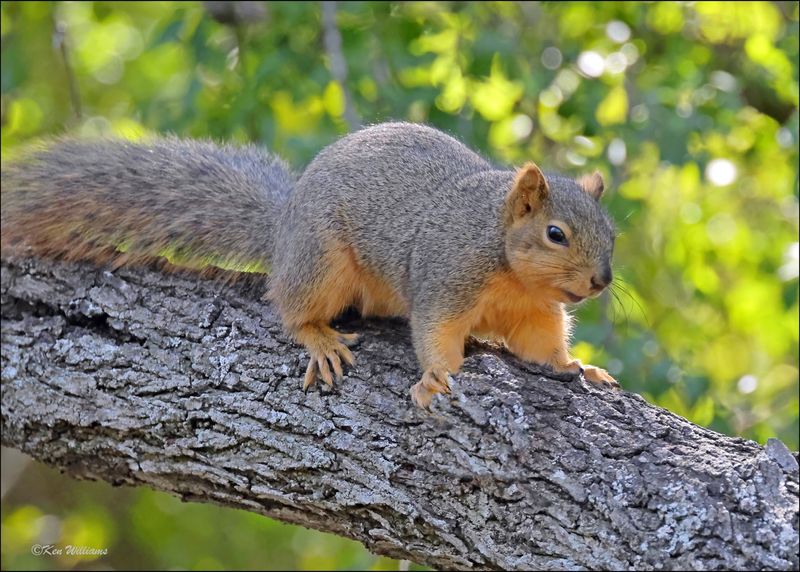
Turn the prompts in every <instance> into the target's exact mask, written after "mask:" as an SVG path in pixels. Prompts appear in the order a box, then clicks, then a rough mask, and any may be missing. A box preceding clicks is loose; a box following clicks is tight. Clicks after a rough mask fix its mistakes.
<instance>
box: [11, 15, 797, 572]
mask: <svg viewBox="0 0 800 572" xmlns="http://www.w3.org/2000/svg"><path fill="white" fill-rule="evenodd" d="M0 9H1V10H2V76H0V77H1V82H2V125H3V129H2V139H1V142H2V149H3V153H4V155H5V154H6V153H9V154H12V155H13V152H14V149H15V148H16V147H17V146H19V145H20V144H23V143H24V142H27V141H30V140H34V139H36V138H39V137H41V136H45V135H49V134H55V133H60V132H64V131H72V132H79V133H84V134H97V133H115V134H119V135H122V136H125V137H131V138H135V137H139V136H141V135H142V134H144V133H147V132H175V133H178V134H181V135H185V136H192V137H211V138H215V139H226V140H227V139H233V140H239V141H257V142H260V143H263V144H264V145H265V146H267V147H269V148H270V149H273V150H275V151H277V152H278V153H280V154H282V155H283V156H285V157H286V158H287V159H288V160H290V161H291V162H292V163H293V164H294V165H296V166H297V167H298V169H299V168H301V167H302V165H303V164H305V163H306V162H308V161H309V160H310V158H311V157H313V156H314V155H315V154H316V153H317V152H318V151H319V150H320V149H321V148H322V147H323V146H324V145H326V144H328V143H330V142H331V141H333V140H334V139H335V138H336V137H338V136H340V135H341V134H343V133H345V132H346V131H347V124H346V122H345V119H344V110H345V101H346V97H345V90H346V91H347V92H349V94H351V98H352V101H354V103H355V109H356V111H357V113H358V115H359V116H360V117H361V118H362V121H364V122H365V123H372V122H378V121H384V120H388V119H406V120H411V121H420V122H423V121H424V122H428V123H431V124H433V125H436V126H438V127H440V128H442V129H444V130H446V131H448V132H450V133H453V134H454V135H456V136H458V137H459V138H461V139H462V140H463V141H465V142H466V143H467V144H469V145H471V146H472V147H473V148H476V149H479V150H480V151H482V152H483V153H484V154H486V155H487V156H490V157H492V158H494V159H495V160H497V161H498V162H505V163H513V164H521V163H522V162H524V161H526V160H530V159H533V160H535V161H536V162H538V163H540V164H541V165H543V166H544V167H545V168H550V169H554V170H561V171H565V172H567V173H571V174H575V175H578V174H582V173H585V172H589V171H592V170H594V169H599V170H600V171H601V172H602V173H603V174H604V176H605V178H606V181H607V185H606V186H607V188H609V189H610V192H608V193H607V198H606V199H605V200H606V203H607V204H608V206H609V208H610V210H611V211H612V213H613V214H614V215H615V218H616V219H617V221H618V226H619V230H620V233H621V234H620V237H619V239H618V243H617V244H618V246H617V253H616V264H617V274H618V276H619V277H620V288H619V289H618V290H617V292H616V293H617V296H611V297H606V298H603V299H601V300H600V302H592V303H589V304H586V305H585V306H584V307H581V308H580V309H579V310H578V314H579V326H578V328H577V331H576V338H577V339H578V340H580V342H579V343H578V344H577V345H576V353H577V354H578V356H579V357H581V358H583V359H585V360H591V361H592V362H595V363H598V364H599V365H604V366H605V367H607V368H608V369H609V370H610V371H612V373H614V374H615V375H616V376H617V377H618V378H619V379H620V380H621V382H622V385H623V387H625V388H626V389H628V390H631V391H636V392H640V393H643V394H645V395H646V396H647V398H648V399H649V400H650V401H652V402H654V403H656V404H658V405H661V406H664V407H667V408H668V409H670V410H672V411H674V412H676V413H678V414H680V415H683V416H686V417H688V418H689V419H691V420H693V421H694V422H696V423H699V424H702V425H706V426H709V427H711V428H712V429H715V430H717V431H722V432H725V433H728V434H736V435H742V436H745V437H748V438H753V439H756V440H757V441H759V442H762V443H763V442H764V441H765V440H766V439H767V438H768V437H772V436H777V437H780V438H781V439H782V440H784V441H785V442H786V443H787V444H788V445H789V446H790V447H791V448H793V449H796V448H797V447H798V365H797V362H798V278H797V274H798V174H797V162H798V65H797V61H798V33H797V27H798V4H797V3H794V2H793V3H787V2H784V3H768V2H741V3H730V2H726V3H722V2H698V3H672V2H656V3H636V2H606V3H589V2H563V3H562V2H559V3H506V2H475V3H445V2H411V3H402V4H396V3H384V2H352V3H350V2H346V3H341V4H340V5H339V8H338V9H339V11H338V16H337V20H338V26H339V28H340V31H341V34H342V39H343V47H342V49H343V55H344V57H345V59H346V61H347V66H348V79H347V82H346V85H345V86H342V85H340V84H339V83H338V82H337V81H335V80H334V79H333V76H332V75H331V73H330V69H329V58H328V56H327V55H326V54H325V51H324V44H323V39H322V38H323V26H322V21H321V15H320V11H319V6H318V5H317V4H316V3H305V2H291V3H269V4H268V5H267V12H266V18H265V19H263V20H257V21H252V22H248V23H240V24H237V25H228V24H222V23H219V22H217V21H215V20H213V19H212V18H210V17H209V16H208V14H207V13H206V12H205V10H204V8H203V7H202V5H201V4H199V3H191V2H186V3H184V2H157V3H143V2H133V3H111V2H72V3H40V2H30V3H28V2H25V3H22V2H20V3H16V2H7V3H3V4H2V7H1V8H0ZM55 22H60V23H62V24H63V25H64V26H65V28H64V29H65V30H66V40H67V41H66V44H65V52H64V53H66V57H67V61H68V62H69V68H70V69H71V75H72V76H73V77H74V82H73V83H74V87H75V92H76V93H77V95H78V98H79V100H80V102H79V104H78V101H77V100H76V99H75V98H71V97H70V80H69V73H68V71H67V69H68V68H67V66H65V60H64V59H63V56H62V52H61V51H60V50H58V49H55V50H54V48H53V46H54V42H53V39H54V34H53V30H54V23H55ZM78 109H80V116H78V114H77V110H78ZM59 486H64V487H68V488H72V487H73V486H75V485H74V484H72V483H65V484H64V483H62V484H59ZM89 496H91V497H92V498H91V500H87V504H86V505H84V504H79V503H73V504H69V505H63V506H59V507H56V506H55V505H54V506H52V507H49V508H47V509H45V508H42V505H40V504H39V501H38V500H36V501H34V500H30V499H29V500H28V501H25V502H21V501H14V500H13V498H14V497H13V496H12V500H8V501H4V521H3V523H4V532H3V567H4V568H15V567H55V568H59V567H68V566H71V565H72V564H71V563H65V562H61V561H58V560H42V559H41V558H40V559H38V560H37V559H32V557H31V556H30V555H28V553H27V550H28V548H26V546H25V545H26V544H29V543H30V542H32V540H31V539H33V538H36V534H37V533H36V530H35V527H34V526H33V525H32V524H31V523H34V522H39V521H40V520H41V519H40V518H39V516H41V515H42V514H44V512H43V511H44V510H51V511H54V512H57V513H58V514H59V515H60V518H62V519H63V523H64V528H63V530H65V531H66V530H68V529H69V527H68V526H67V524H66V523H67V522H73V521H74V522H75V523H78V524H75V525H74V526H75V527H77V529H80V530H84V532H82V534H87V535H90V537H91V535H92V534H99V535H106V536H105V537H104V538H103V542H107V543H109V545H110V546H111V547H118V550H120V551H130V552H131V553H147V556H146V558H145V557H142V560H141V563H142V565H146V566H154V567H188V568H213V567H218V566H225V567H242V568H248V567H259V566H264V565H265V563H274V564H275V566H276V567H318V568H323V567H338V568H343V567H362V566H370V565H371V563H372V562H373V560H370V557H368V556H365V555H363V554H360V553H359V554H356V553H354V552H353V549H352V545H351V544H350V543H347V542H346V541H342V540H338V539H334V540H330V539H328V537H325V539H324V540H322V539H321V538H322V537H319V536H313V537H311V536H306V535H310V534H312V533H309V532H302V531H301V532H297V531H295V530H294V529H291V528H288V527H285V526H283V525H277V524H275V523H272V522H270V521H268V520H265V519H261V518H256V517H253V516H252V515H247V514H242V513H231V512H228V511H223V510H220V509H216V508H210V507H205V506H187V505H181V504H179V503H177V501H174V500H172V499H166V498H164V497H163V496H161V495H156V494H154V493H151V492H148V491H135V492H134V493H128V494H126V495H125V497H124V500H123V502H124V503H127V504H126V505H125V506H126V507H127V508H126V511H125V512H124V514H123V513H122V512H120V511H118V510H117V509H116V508H112V507H110V506H109V505H110V504H113V503H116V502H118V501H116V500H115V501H113V502H112V501H111V500H110V499H111V498H115V499H116V498H117V497H116V496H113V497H112V495H110V494H109V493H108V492H107V491H104V490H103V491H98V492H97V493H96V495H94V496H92V495H89ZM87 498H88V497H87ZM101 499H102V502H101ZM26 511H27V512H26ZM37 511H38V512H37ZM37 519H38V520H37ZM70 519H72V520H70ZM26 523H27V524H26ZM211 523H213V525H212V524H211ZM6 524H10V527H9V528H8V530H9V531H10V532H8V534H7V533H6V526H5V525H6ZM71 526H72V525H71ZM26 527H27V528H26ZM81 527H83V528H81ZM86 531H88V532H86ZM65 534H66V533H65ZM75 534H78V533H77V532H76V533H75ZM15 535H16V536H15ZM92 538H95V537H92ZM98 538H99V537H98ZM310 538H313V539H314V540H309V539H310ZM198 539H202V542H198ZM190 546H203V550H202V551H200V550H196V549H191V548H187V547H190ZM312 546H313V547H314V551H312V552H310V554H317V555H320V554H321V556H319V557H320V558H323V560H314V558H316V556H314V557H312V556H308V554H309V552H308V551H310V550H311V547H312ZM319 546H323V547H324V548H319ZM20 547H22V548H20ZM309 558H310V559H309ZM325 558H327V560H325ZM380 562H382V563H385V562H388V561H380ZM380 565H384V564H380Z"/></svg>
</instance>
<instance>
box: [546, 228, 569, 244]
mask: <svg viewBox="0 0 800 572" xmlns="http://www.w3.org/2000/svg"><path fill="white" fill-rule="evenodd" d="M547 238H549V239H550V240H551V241H552V242H555V243H556V244H567V236H566V235H565V234H564V231H563V230H561V229H560V228H558V227H557V226H553V225H552V224H551V225H550V226H548V227H547Z"/></svg>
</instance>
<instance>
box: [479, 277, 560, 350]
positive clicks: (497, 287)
mask: <svg viewBox="0 0 800 572" xmlns="http://www.w3.org/2000/svg"><path fill="white" fill-rule="evenodd" d="M557 303H558V302H557V299H556V298H555V295H554V293H552V292H550V291H548V290H546V289H542V290H540V291H537V292H532V291H531V290H530V289H528V288H526V287H525V286H524V285H523V284H522V283H521V282H520V281H519V279H517V278H516V277H515V276H514V275H513V274H512V273H510V272H507V271H506V272H499V273H497V274H495V275H494V276H492V278H490V280H489V282H488V284H487V285H486V287H484V289H483V290H482V291H481V293H480V295H479V297H478V300H477V303H476V304H475V307H474V308H473V310H472V311H471V312H470V323H471V327H470V332H471V333H473V334H475V335H477V336H479V337H481V336H484V337H490V338H508V337H511V336H513V335H514V333H515V332H516V331H517V330H518V329H519V328H520V326H523V325H526V324H529V323H532V322H538V323H540V324H541V323H543V322H549V321H551V320H552V319H553V315H554V308H555V307H556V305H557Z"/></svg>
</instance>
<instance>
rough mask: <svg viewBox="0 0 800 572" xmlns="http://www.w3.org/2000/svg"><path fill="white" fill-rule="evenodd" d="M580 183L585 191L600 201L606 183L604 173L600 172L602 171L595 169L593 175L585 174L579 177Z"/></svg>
mask: <svg viewBox="0 0 800 572" xmlns="http://www.w3.org/2000/svg"><path fill="white" fill-rule="evenodd" d="M578 184H579V185H580V186H581V187H582V188H583V190H584V191H586V192H587V193H589V194H590V195H592V197H593V198H594V199H595V200H598V201H599V200H600V197H602V196H603V190H604V189H605V184H604V183H603V175H601V174H600V171H595V172H594V173H592V174H591V175H584V176H583V177H581V178H580V179H578Z"/></svg>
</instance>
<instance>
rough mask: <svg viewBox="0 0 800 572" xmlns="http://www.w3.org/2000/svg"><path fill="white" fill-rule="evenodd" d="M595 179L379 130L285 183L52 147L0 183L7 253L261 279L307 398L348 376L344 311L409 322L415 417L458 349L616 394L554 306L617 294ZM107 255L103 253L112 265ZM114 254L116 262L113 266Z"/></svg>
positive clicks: (389, 127) (227, 149) (255, 166)
mask: <svg viewBox="0 0 800 572" xmlns="http://www.w3.org/2000/svg"><path fill="white" fill-rule="evenodd" d="M602 194H603V180H602V178H601V177H600V175H599V174H598V173H595V174H594V175H591V176H586V177H584V178H582V179H580V180H578V181H575V180H573V179H570V178H566V177H563V176H559V175H549V174H548V175H547V176H545V175H544V174H543V173H542V172H541V171H540V170H539V168H538V167H537V166H536V165H535V164H533V163H528V164H526V165H524V166H523V167H521V168H519V169H516V170H507V169H497V168H495V167H493V166H492V165H490V164H489V163H488V162H487V161H485V160H484V159H483V158H481V157H480V156H479V155H477V154H476V153H474V152H472V151H471V150H469V149H468V148H467V147H465V146H464V145H463V144H461V143H460V142H458V141H457V140H455V139H453V138H452V137H450V136H448V135H446V134H444V133H442V132H440V131H438V130H436V129H433V128H431V127H427V126H423V125H417V124H411V123H384V124H378V125H374V126H371V127H367V128H365V129H362V130H360V131H358V132H355V133H352V134H349V135H347V136H345V137H343V138H342V139H340V140H338V141H337V142H335V143H333V144H331V145H330V146H328V147H327V148H325V149H324V150H323V151H322V152H320V153H319V155H317V157H316V158H315V159H314V160H313V161H312V162H311V163H310V165H309V166H308V167H307V168H306V170H305V171H304V172H303V173H302V175H301V176H300V177H299V178H298V177H295V176H294V175H292V174H291V173H290V171H289V169H288V168H287V167H286V165H285V164H284V163H283V161H281V160H280V159H279V158H277V157H275V156H274V155H270V154H267V153H265V152H263V151H261V150H259V149H257V148H255V147H252V146H246V147H233V146H228V145H224V146H218V145H215V144H213V143H210V142H201V141H186V140H180V139H177V138H156V139H153V140H150V141H147V142H143V143H132V142H127V141H115V140H102V141H83V140H76V139H70V138H65V139H60V140H56V141H53V142H51V143H50V144H48V145H45V146H44V147H42V148H40V149H38V150H36V151H34V152H32V153H29V154H27V155H26V156H24V157H23V158H22V159H20V160H18V161H14V162H13V163H12V164H10V165H8V166H7V167H6V168H4V169H3V173H2V199H3V208H2V251H3V252H8V251H9V250H11V249H17V248H19V247H21V246H22V247H27V248H30V249H32V250H33V252H35V253H37V254H40V255H45V256H55V257H61V258H67V259H89V260H95V261H98V262H107V261H109V257H111V258H113V260H112V262H113V263H114V264H116V265H121V264H131V263H135V262H141V261H143V260H146V259H153V258H157V257H160V256H163V255H164V254H165V253H173V254H174V253H179V254H180V258H181V260H182V262H183V263H184V264H188V265H190V266H195V267H198V268H201V267H203V266H207V265H209V264H219V263H224V264H226V265H244V264H252V263H253V262H257V263H261V264H262V265H263V267H264V268H268V267H269V266H270V265H271V270H270V273H269V274H270V276H269V279H268V280H269V291H268V297H269V298H270V299H272V300H274V302H275V303H276V305H277V308H278V310H279V311H280V314H281V317H282V320H283V323H284V326H285V327H286V329H287V331H288V332H289V333H290V334H291V336H292V337H293V338H294V339H295V340H296V341H298V342H300V343H301V344H303V345H304V346H305V347H306V349H307V350H308V352H309V354H310V361H309V363H308V368H307V370H306V374H305V380H304V383H303V388H304V389H306V390H307V389H308V387H309V386H310V385H311V384H312V383H314V381H315V379H316V378H317V376H319V377H321V378H322V379H323V380H324V381H325V382H326V383H327V384H329V385H332V384H333V380H334V377H335V378H337V379H340V378H341V376H342V366H343V362H345V363H347V364H350V365H352V364H353V362H354V360H353V354H352V353H351V352H350V350H349V349H348V346H349V345H351V343H352V342H354V341H355V339H356V335H355V334H344V333H340V332H338V331H336V330H334V329H333V328H331V327H330V322H331V320H333V319H334V318H335V317H336V316H337V315H339V314H340V313H341V312H342V311H343V310H345V309H346V308H347V307H350V306H354V307H356V308H357V309H359V310H360V311H361V313H362V314H364V315H369V316H404V317H407V318H409V319H410V323H411V331H412V337H413V342H414V349H415V351H416V354H417V357H418V359H419V362H420V364H421V366H422V370H423V372H424V373H423V375H422V378H421V380H420V381H419V382H418V383H416V384H415V385H414V386H413V387H412V389H411V395H412V398H413V401H414V402H415V403H416V404H417V405H419V406H421V407H428V406H429V404H430V402H431V399H432V397H433V396H434V395H435V394H437V393H449V392H450V387H449V384H448V374H451V373H456V372H457V371H458V370H459V368H460V367H461V364H462V361H463V359H464V343H465V340H466V338H467V337H468V336H469V335H470V333H475V334H486V335H490V336H493V337H496V338H501V339H503V340H504V341H505V343H506V345H507V346H508V348H509V349H510V350H511V352H513V353H514V354H515V355H517V356H519V357H520V358H522V359H524V360H528V361H534V362H540V363H544V364H549V365H550V366H551V367H552V368H553V369H554V370H555V371H557V372H572V373H578V372H581V371H582V372H583V375H584V376H585V378H586V379H587V380H588V381H591V382H595V383H599V384H603V385H606V386H614V387H618V384H617V382H616V381H615V380H614V378H613V377H611V376H610V375H609V374H608V373H607V372H606V371H605V370H603V369H600V368H597V367H593V366H581V363H580V362H579V361H578V360H575V359H573V358H571V357H570V354H569V351H568V338H569V335H570V317H569V315H568V314H567V312H566V311H565V308H564V306H565V304H568V303H577V302H580V301H581V300H583V299H584V298H587V297H592V296H596V295H597V294H599V293H600V292H602V291H603V289H604V288H606V286H608V285H609V283H610V282H611V280H612V273H611V255H612V251H613V247H614V228H613V224H612V222H611V219H610V218H609V216H608V214H607V213H606V212H605V210H604V209H603V208H602V207H601V206H600V203H599V199H600V196H601V195H602ZM109 245H113V246H115V247H116V249H113V248H112V249H109ZM109 252H111V254H109Z"/></svg>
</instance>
